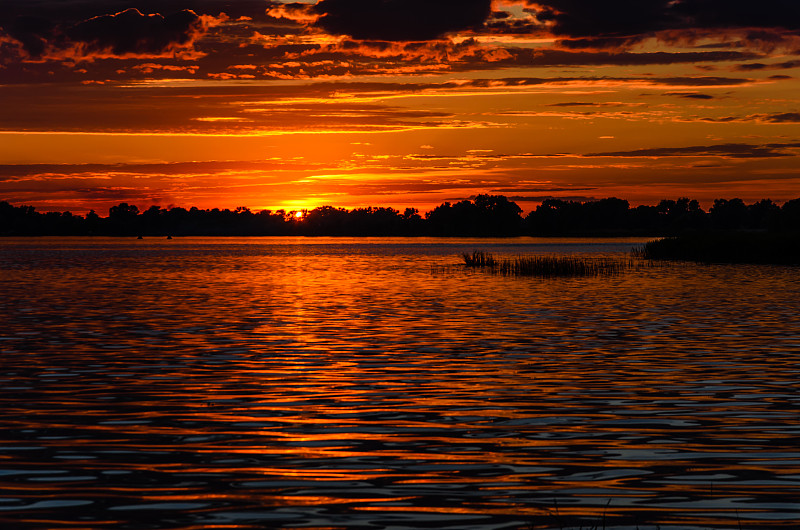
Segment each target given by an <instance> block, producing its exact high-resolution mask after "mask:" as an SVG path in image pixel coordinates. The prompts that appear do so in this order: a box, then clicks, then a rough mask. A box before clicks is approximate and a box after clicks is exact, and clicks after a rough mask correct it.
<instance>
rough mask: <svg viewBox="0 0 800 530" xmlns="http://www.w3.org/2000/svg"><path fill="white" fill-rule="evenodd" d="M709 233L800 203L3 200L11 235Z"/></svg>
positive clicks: (2, 226) (798, 223) (767, 224)
mask: <svg viewBox="0 0 800 530" xmlns="http://www.w3.org/2000/svg"><path fill="white" fill-rule="evenodd" d="M705 230H768V231H793V230H800V198H797V199H793V200H790V201H787V202H785V203H784V204H783V205H781V206H779V205H777V204H775V203H774V202H772V201H771V200H769V199H763V200H760V201H757V202H754V203H752V204H745V203H744V201H742V200H741V199H716V200H715V201H714V204H713V205H712V206H711V207H710V208H709V210H708V211H707V212H706V211H704V210H703V209H702V208H701V207H700V204H699V203H698V202H697V201H696V200H690V199H688V198H685V197H684V198H680V199H677V200H666V199H665V200H662V201H661V202H659V203H658V204H657V205H655V206H651V205H642V206H636V207H631V206H630V204H629V203H628V201H626V200H623V199H618V198H607V199H600V200H596V201H587V202H578V201H564V200H561V199H547V200H545V201H544V202H542V203H541V204H540V205H539V206H537V208H536V209H535V210H533V211H532V212H530V213H529V214H528V215H527V216H524V217H523V215H522V209H521V208H520V207H519V206H518V205H517V204H516V203H514V202H513V201H510V200H508V198H506V197H504V196H502V195H478V196H477V197H475V198H474V199H472V200H462V201H458V202H455V203H452V204H451V203H450V202H445V203H443V204H441V205H439V206H437V207H435V208H434V209H433V210H431V211H429V212H426V213H425V214H424V216H423V215H420V213H419V211H418V210H417V209H416V208H406V209H405V210H404V211H403V212H400V211H398V210H395V209H394V208H388V207H367V208H354V209H352V210H347V209H345V208H336V207H333V206H321V207H318V208H314V209H313V210H308V211H305V210H304V211H302V212H299V215H298V212H294V211H292V212H287V211H284V210H278V211H274V212H273V211H269V210H264V211H260V212H252V211H251V210H250V209H248V208H245V207H239V208H236V209H235V210H229V209H224V210H220V209H218V208H213V209H206V210H201V209H198V208H194V207H193V208H190V209H188V210H187V209H185V208H181V207H172V208H161V207H159V206H151V207H150V208H148V209H147V210H144V211H139V209H138V208H137V207H136V206H135V205H132V204H128V203H125V202H123V203H120V204H118V205H116V206H112V207H111V208H110V209H109V212H108V216H107V217H101V216H100V215H98V214H97V213H96V212H95V211H94V210H92V211H90V212H89V213H88V214H86V215H83V216H82V215H75V214H72V213H70V212H44V213H42V212H37V211H36V209H35V208H34V207H33V206H13V205H11V204H9V203H8V202H5V201H2V202H0V235H2V236H86V235H97V236H143V237H147V236H160V237H165V236H173V235H174V236H279V235H302V236H479V237H484V236H499V237H502V236H520V235H531V236H556V235H559V236H564V235H584V236H603V235H641V236H651V235H652V236H656V235H659V236H663V235H676V234H682V233H686V232H693V231H705Z"/></svg>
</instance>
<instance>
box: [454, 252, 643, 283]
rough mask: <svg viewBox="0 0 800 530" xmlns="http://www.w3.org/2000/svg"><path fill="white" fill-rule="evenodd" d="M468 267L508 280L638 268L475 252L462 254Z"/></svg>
mask: <svg viewBox="0 0 800 530" xmlns="http://www.w3.org/2000/svg"><path fill="white" fill-rule="evenodd" d="M462 257H463V258H464V265H465V266H466V267H469V268H477V269H483V270H487V271H490V272H493V273H497V274H503V275H508V276H539V277H544V278H547V277H556V276H612V275H615V274H620V273H622V272H624V271H625V270H628V269H632V268H635V267H636V266H637V263H636V260H634V259H633V258H619V259H613V258H587V257H580V256H515V257H513V258H508V259H496V258H495V257H494V256H492V255H491V254H489V253H488V252H483V251H479V250H475V251H473V252H472V254H468V253H464V254H462Z"/></svg>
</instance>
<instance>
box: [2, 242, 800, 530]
mask: <svg viewBox="0 0 800 530" xmlns="http://www.w3.org/2000/svg"><path fill="white" fill-rule="evenodd" d="M636 243H637V241H636V240H577V239H576V240H564V239H556V240H554V239H550V240H537V239H530V238H526V239H510V240H460V239H341V238H340V239H336V238H298V239H294V238H229V239H222V238H220V239H209V238H186V239H183V238H181V239H174V240H171V241H167V240H160V239H158V240H156V239H145V240H142V241H136V240H131V239H100V238H97V239H90V238H85V239H69V238H62V239H28V240H22V239H5V240H0V326H1V327H0V352H1V353H0V368H2V370H0V429H1V430H0V527H2V528H10V529H17V528H22V529H27V528H36V529H39V528H47V529H49V528H53V529H73V530H74V529H107V528H108V529H112V528H113V529H117V528H122V529H147V528H153V529H182V530H189V529H205V528H214V529H233V528H236V529H241V528H282V529H300V528H304V529H311V528H314V529H381V528H392V529H398V530H400V529H419V528H442V529H487V530H489V529H523V528H563V529H570V528H576V529H577V528H579V527H581V526H583V527H584V528H585V527H597V528H609V529H610V528H618V529H623V528H629V529H634V528H637V527H638V528H640V529H642V530H645V529H655V528H660V529H663V530H667V529H698V530H707V529H712V528H713V529H718V528H728V529H738V528H743V529H754V528H771V527H782V528H792V527H797V525H798V521H800V504H798V502H797V501H798V499H800V496H799V495H798V491H800V392H798V388H799V387H800V362H799V361H800V271H798V269H797V268H792V267H769V266H747V265H735V266H733V265H707V266H697V265H694V264H681V265H673V266H663V267H652V268H649V267H648V268H642V269H639V270H631V271H628V272H625V273H623V274H620V275H617V276H612V277H601V278H550V279H541V278H530V277H528V278H521V277H510V276H500V275H492V274H487V273H481V272H469V271H465V270H463V269H462V268H460V267H459V266H458V263H459V261H460V258H459V254H460V253H461V252H464V251H471V250H473V249H482V250H487V251H490V252H492V253H494V254H495V255H497V256H505V255H508V256H511V255H516V254H534V253H544V254H564V253H571V254H578V255H586V256H600V255H602V256H617V255H619V256H622V255H624V254H625V253H626V252H628V251H629V249H630V248H631V247H632V246H634V245H635V244H636ZM441 267H444V268H443V269H442V268H441Z"/></svg>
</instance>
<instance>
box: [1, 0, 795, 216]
mask: <svg viewBox="0 0 800 530" xmlns="http://www.w3.org/2000/svg"><path fill="white" fill-rule="evenodd" d="M798 75H800V2H798V1H797V0H762V1H759V2H752V1H747V2H745V1H743V0H610V1H603V0H540V1H529V0H494V1H491V2H490V1H488V0H440V1H434V0H318V1H317V0H307V1H306V2H298V3H281V2H277V1H272V2H270V1H265V0H2V2H0V200H6V201H9V202H11V203H12V204H15V205H20V204H29V205H33V206H36V208H37V209H38V210H40V211H47V210H71V211H73V212H76V213H85V212H86V211H88V210H89V209H95V210H96V211H98V212H100V213H101V214H102V215H105V214H107V212H108V208H109V206H111V205H114V204H118V203H120V202H123V201H125V202H129V203H132V204H136V205H137V206H138V207H139V208H140V209H142V210H143V209H145V208H147V207H149V206H151V205H160V206H162V207H169V206H183V207H187V208H188V207H190V206H197V207H200V208H211V207H220V208H235V207H238V206H246V207H249V208H251V209H253V210H261V209H272V210H275V209H279V208H285V209H290V210H292V209H298V208H313V207H315V206H320V205H334V206H341V207H348V208H351V207H356V206H370V205H372V206H392V207H395V208H399V209H403V208H405V207H409V206H412V207H417V208H419V209H420V210H423V211H425V210H429V209H431V208H432V207H433V206H435V205H437V204H440V203H442V202H443V201H447V200H449V201H457V200H461V199H465V198H469V197H473V196H475V195H477V194H480V193H491V194H503V195H506V196H507V197H509V198H510V199H512V200H514V201H516V202H517V203H518V204H519V205H520V206H521V207H522V208H523V209H524V210H526V211H528V210H530V209H532V208H534V207H535V206H536V204H537V203H539V202H541V201H542V200H543V199H545V198H548V197H559V198H566V199H573V200H589V199H592V198H604V197H612V196H616V197H620V198H624V199H628V200H629V201H630V202H631V203H632V204H634V205H636V204H642V203H645V204H653V203H655V202H657V201H658V200H659V199H662V198H677V197H680V196H689V197H692V198H697V199H699V200H700V201H701V203H702V204H703V206H704V207H707V206H708V203H709V201H710V200H712V199H714V198H733V197H740V198H742V199H745V201H752V200H756V199H761V198H771V199H773V200H774V201H776V202H782V201H784V200H787V199H791V198H795V197H800V80H799V79H798Z"/></svg>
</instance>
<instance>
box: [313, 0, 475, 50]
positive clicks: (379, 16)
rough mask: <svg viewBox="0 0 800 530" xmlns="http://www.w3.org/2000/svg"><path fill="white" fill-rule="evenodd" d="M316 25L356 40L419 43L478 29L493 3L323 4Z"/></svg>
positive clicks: (369, 0) (330, 0)
mask: <svg viewBox="0 0 800 530" xmlns="http://www.w3.org/2000/svg"><path fill="white" fill-rule="evenodd" d="M314 9H315V11H316V13H317V14H319V15H320V18H319V20H318V21H317V25H318V26H319V27H321V28H322V29H324V30H325V31H326V32H328V33H333V34H338V35H350V36H351V37H353V38H356V39H371V40H389V41H403V40H408V41H419V40H431V39H436V38H438V37H441V36H442V35H444V34H446V33H449V32H454V31H459V30H463V29H469V28H474V27H478V26H480V25H482V24H483V22H484V21H485V20H486V19H487V18H488V17H489V15H490V13H491V1H490V0H321V1H320V2H319V3H317V5H316V6H315V8H314Z"/></svg>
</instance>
